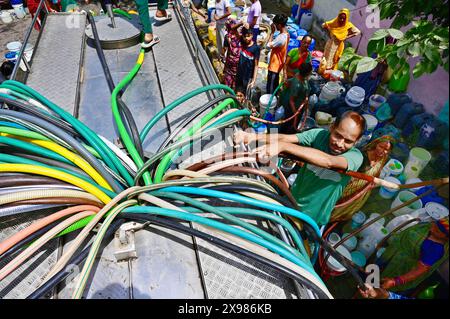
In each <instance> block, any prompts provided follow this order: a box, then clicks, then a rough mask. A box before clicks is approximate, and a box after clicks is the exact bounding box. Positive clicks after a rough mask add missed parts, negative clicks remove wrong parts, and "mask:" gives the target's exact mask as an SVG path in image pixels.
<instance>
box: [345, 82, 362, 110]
mask: <svg viewBox="0 0 450 319" xmlns="http://www.w3.org/2000/svg"><path fill="white" fill-rule="evenodd" d="M365 98H366V91H365V90H364V89H363V88H362V87H359V86H354V87H352V88H351V89H350V90H348V92H347V95H346V96H345V102H346V103H347V105H348V106H350V107H353V108H356V107H360V106H361V104H363V102H364V99H365Z"/></svg>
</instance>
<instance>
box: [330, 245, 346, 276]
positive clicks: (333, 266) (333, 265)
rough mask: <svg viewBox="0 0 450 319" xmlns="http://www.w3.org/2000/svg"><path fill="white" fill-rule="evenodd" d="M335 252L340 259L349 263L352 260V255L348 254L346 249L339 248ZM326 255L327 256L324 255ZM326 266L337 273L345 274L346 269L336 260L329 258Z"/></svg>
mask: <svg viewBox="0 0 450 319" xmlns="http://www.w3.org/2000/svg"><path fill="white" fill-rule="evenodd" d="M336 251H337V252H338V253H339V254H341V255H342V257H344V258H347V259H348V260H349V261H351V260H352V255H351V254H350V252H349V251H348V249H347V248H345V247H344V246H339V247H338V248H337V249H336ZM326 255H328V254H326ZM327 266H328V267H329V268H330V269H332V270H334V271H337V272H345V271H346V270H347V269H346V268H345V267H344V266H342V265H341V264H340V263H339V262H338V261H337V260H336V259H334V258H333V257H331V256H330V258H328V261H327Z"/></svg>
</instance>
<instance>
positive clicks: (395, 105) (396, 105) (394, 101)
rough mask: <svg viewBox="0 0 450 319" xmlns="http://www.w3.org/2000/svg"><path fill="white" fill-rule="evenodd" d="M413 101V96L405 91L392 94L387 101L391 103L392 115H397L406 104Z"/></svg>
mask: <svg viewBox="0 0 450 319" xmlns="http://www.w3.org/2000/svg"><path fill="white" fill-rule="evenodd" d="M411 102H412V98H411V96H409V95H408V94H404V93H400V94H399V93H394V94H391V95H389V97H388V99H387V103H389V106H390V107H391V112H392V115H396V114H397V112H398V111H399V110H400V108H401V107H402V106H403V105H404V104H406V103H411Z"/></svg>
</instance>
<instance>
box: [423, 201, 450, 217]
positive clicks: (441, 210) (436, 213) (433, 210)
mask: <svg viewBox="0 0 450 319" xmlns="http://www.w3.org/2000/svg"><path fill="white" fill-rule="evenodd" d="M425 210H426V212H427V214H428V215H430V216H431V218H433V219H434V220H440V219H442V218H445V217H447V216H448V208H447V207H445V206H444V205H442V204H439V203H433V202H430V203H427V204H426V205H425Z"/></svg>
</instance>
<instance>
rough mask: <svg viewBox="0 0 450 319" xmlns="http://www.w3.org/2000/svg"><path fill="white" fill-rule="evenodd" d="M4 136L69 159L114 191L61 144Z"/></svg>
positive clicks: (99, 182)
mask: <svg viewBox="0 0 450 319" xmlns="http://www.w3.org/2000/svg"><path fill="white" fill-rule="evenodd" d="M1 135H2V136H6V137H11V138H15V139H18V140H21V141H25V142H28V143H32V144H34V145H38V146H41V147H44V148H46V149H49V150H51V151H53V152H55V153H57V154H59V155H61V156H63V157H65V158H67V159H68V160H69V161H71V162H72V163H74V164H75V165H76V166H78V167H79V168H81V169H82V170H83V171H84V172H86V174H88V175H89V176H90V177H92V179H93V180H94V181H95V182H97V183H98V184H99V185H100V186H103V187H104V188H106V189H108V190H110V191H113V189H112V188H111V186H110V185H109V184H108V182H107V181H106V180H105V179H104V178H103V177H102V176H101V175H100V174H99V173H98V172H97V171H96V170H95V169H94V168H93V167H92V166H91V164H89V163H88V162H87V161H86V160H84V159H83V158H82V157H80V156H79V155H77V154H75V153H74V152H71V151H69V150H68V149H66V148H64V147H62V146H61V145H59V144H56V143H54V142H51V141H44V140H38V139H32V138H28V137H21V136H17V135H13V134H8V133H3V134H1Z"/></svg>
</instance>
